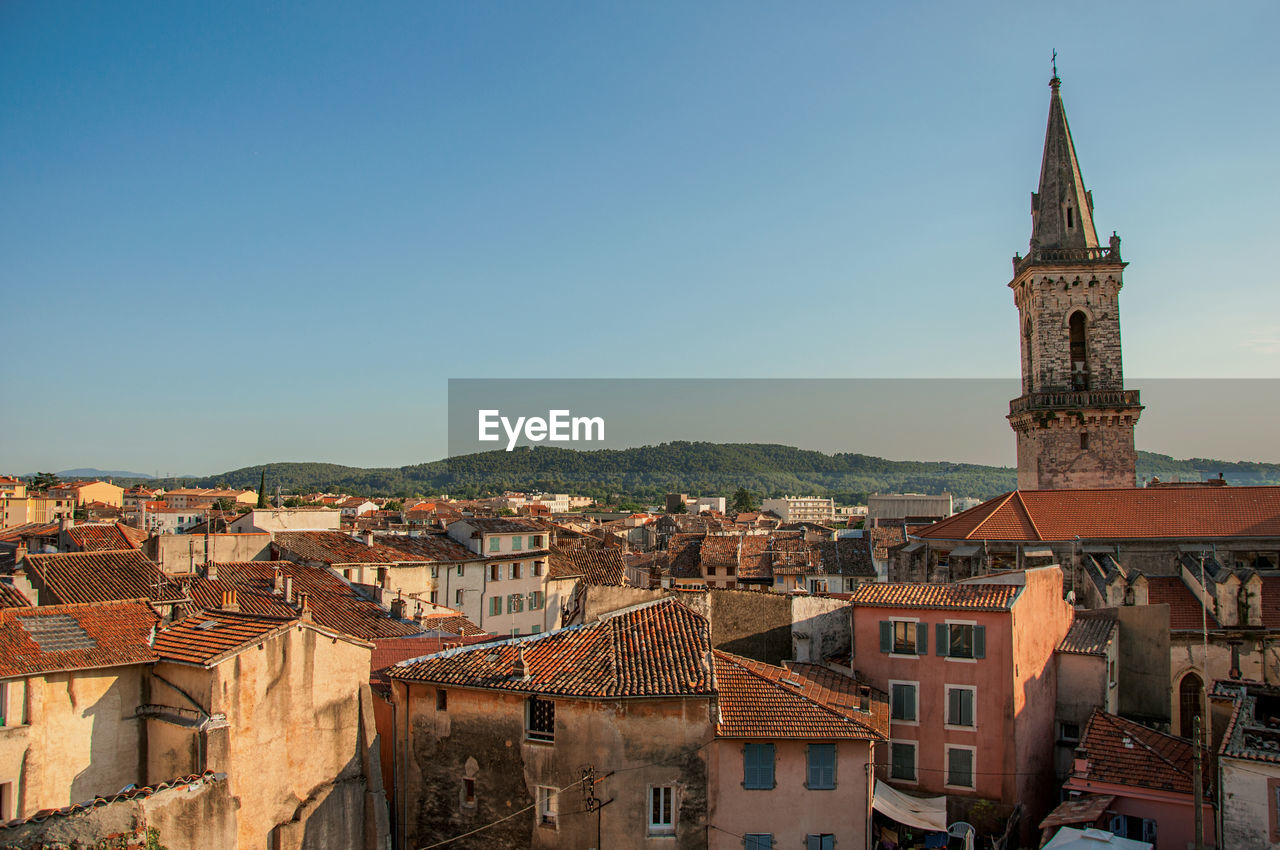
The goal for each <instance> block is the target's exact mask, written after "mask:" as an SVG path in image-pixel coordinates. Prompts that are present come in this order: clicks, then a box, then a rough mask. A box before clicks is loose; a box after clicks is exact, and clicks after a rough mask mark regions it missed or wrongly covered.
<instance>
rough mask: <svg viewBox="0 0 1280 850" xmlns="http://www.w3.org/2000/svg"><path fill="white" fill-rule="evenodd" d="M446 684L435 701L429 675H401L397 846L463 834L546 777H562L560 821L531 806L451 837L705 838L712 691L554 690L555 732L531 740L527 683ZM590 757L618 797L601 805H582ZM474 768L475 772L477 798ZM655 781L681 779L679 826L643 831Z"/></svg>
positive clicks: (501, 841) (498, 843)
mask: <svg viewBox="0 0 1280 850" xmlns="http://www.w3.org/2000/svg"><path fill="white" fill-rule="evenodd" d="M446 694H447V696H446V706H447V707H446V708H445V709H444V710H437V708H436V706H437V692H436V689H435V688H434V687H431V686H428V685H421V684H414V685H410V686H408V688H407V690H406V686H405V685H404V684H403V683H399V682H397V683H395V685H394V700H395V702H396V705H397V719H398V723H399V728H398V729H397V736H398V737H397V741H396V750H397V752H398V753H400V754H404V753H406V752H407V754H408V756H407V758H402V759H400V760H398V761H397V766H396V769H397V779H398V780H399V782H400V783H401V787H400V789H399V793H400V794H401V797H400V799H399V800H398V801H397V804H398V807H399V808H398V814H397V823H396V829H397V830H400V831H401V832H402V833H403V834H404V835H406V836H407V840H405V841H404V842H403V844H402V846H407V847H417V846H421V845H422V844H424V843H427V842H429V841H430V840H441V839H444V838H448V837H450V836H454V835H461V834H462V833H465V832H467V831H468V830H470V829H474V828H475V827H477V826H480V825H483V824H487V823H490V822H493V821H497V820H498V819H500V818H503V817H505V816H507V815H510V814H512V813H517V812H521V810H522V809H525V808H526V807H531V806H533V805H534V801H535V799H536V795H537V789H538V787H539V786H545V787H551V788H556V789H567V790H565V791H563V792H562V793H561V794H560V795H559V796H558V798H557V799H558V805H557V808H558V811H559V814H558V816H557V818H556V823H555V825H554V826H551V825H541V824H539V823H538V819H537V812H536V811H535V810H532V809H531V810H530V811H527V812H522V813H520V814H518V815H517V816H516V817H513V818H511V819H510V820H507V821H504V822H502V823H501V824H499V825H497V826H495V827H493V828H491V829H487V830H485V831H484V832H483V833H482V834H479V835H476V836H474V837H471V838H464V839H461V840H459V841H457V842H455V843H454V844H452V845H451V846H455V847H458V848H492V847H534V848H552V847H556V848H561V847H562V848H582V847H595V846H599V847H649V846H652V847H661V848H674V850H684V848H704V847H706V846H707V837H706V828H705V827H706V810H707V771H706V762H705V758H706V756H705V751H704V748H702V745H703V744H705V743H706V742H707V741H708V740H710V738H711V733H712V730H713V726H712V721H711V716H710V706H709V701H708V700H706V699H686V700H662V699H657V700H640V699H631V700H612V701H607V700H600V701H596V700H572V699H557V700H555V703H556V716H555V740H554V742H552V743H541V742H533V741H527V740H525V737H524V731H525V703H526V696H525V695H523V694H509V693H503V692H496V691H482V690H472V689H466V688H448V689H446ZM406 695H407V696H406ZM406 702H407V706H408V708H407V713H406V710H405V706H406ZM406 717H407V718H408V720H407V723H406V722H405V718H406ZM673 754H674V755H673ZM588 766H592V767H594V769H595V775H596V777H597V780H598V781H597V783H596V784H595V786H594V793H595V796H596V798H597V799H599V800H602V801H603V800H612V801H613V802H611V803H610V804H609V805H607V806H605V807H604V808H602V809H601V810H600V811H599V814H598V816H597V815H593V814H590V813H588V812H587V811H586V808H585V797H584V794H583V786H582V784H581V780H582V770H583V768H586V767H588ZM467 780H471V781H472V782H474V786H473V787H474V794H475V796H474V802H473V803H471V804H468V802H467V800H466V799H465V794H466V787H467V784H466V783H467ZM655 785H672V786H675V788H676V789H677V791H676V811H677V816H676V818H677V819H676V835H675V837H674V838H672V837H670V836H663V837H654V838H650V837H648V836H647V835H646V823H647V821H646V817H647V808H646V806H647V799H648V794H649V789H650V788H651V787H652V786H655ZM597 830H599V835H600V840H599V842H597Z"/></svg>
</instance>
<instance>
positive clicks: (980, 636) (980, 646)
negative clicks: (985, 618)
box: [973, 626, 987, 658]
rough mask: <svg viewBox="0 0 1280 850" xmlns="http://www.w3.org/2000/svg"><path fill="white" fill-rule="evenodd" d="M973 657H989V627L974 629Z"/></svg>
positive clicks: (976, 627)
mask: <svg viewBox="0 0 1280 850" xmlns="http://www.w3.org/2000/svg"><path fill="white" fill-rule="evenodd" d="M973 657H974V658H986V657H987V627H986V626H974V627H973Z"/></svg>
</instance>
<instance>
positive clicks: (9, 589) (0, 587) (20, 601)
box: [0, 581, 31, 608]
mask: <svg viewBox="0 0 1280 850" xmlns="http://www.w3.org/2000/svg"><path fill="white" fill-rule="evenodd" d="M30 607H31V600H30V599H28V598H27V597H26V596H24V595H23V594H22V592H21V591H19V590H18V588H16V587H14V586H13V585H11V584H9V583H8V582H3V581H0V608H30Z"/></svg>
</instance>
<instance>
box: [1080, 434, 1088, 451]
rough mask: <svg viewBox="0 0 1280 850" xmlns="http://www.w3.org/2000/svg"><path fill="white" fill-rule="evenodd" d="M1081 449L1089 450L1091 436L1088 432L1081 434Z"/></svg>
mask: <svg viewBox="0 0 1280 850" xmlns="http://www.w3.org/2000/svg"><path fill="white" fill-rule="evenodd" d="M1080 448H1081V449H1088V448H1089V434H1088V432H1086V431H1081V432H1080Z"/></svg>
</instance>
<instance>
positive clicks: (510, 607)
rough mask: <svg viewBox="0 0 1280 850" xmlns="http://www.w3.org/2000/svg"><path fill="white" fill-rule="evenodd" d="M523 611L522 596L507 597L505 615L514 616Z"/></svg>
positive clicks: (515, 594)
mask: <svg viewBox="0 0 1280 850" xmlns="http://www.w3.org/2000/svg"><path fill="white" fill-rule="evenodd" d="M523 610H524V594H523V593H513V594H511V595H510V596H508V597H507V613H508V614H515V613H518V612H520V611H523Z"/></svg>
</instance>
